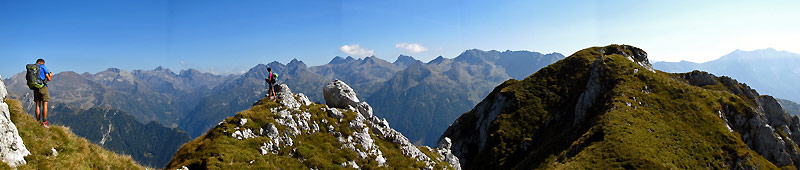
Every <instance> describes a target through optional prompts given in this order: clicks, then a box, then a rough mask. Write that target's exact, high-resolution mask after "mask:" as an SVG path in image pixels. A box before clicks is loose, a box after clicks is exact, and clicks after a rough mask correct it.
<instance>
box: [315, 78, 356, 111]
mask: <svg viewBox="0 0 800 170" xmlns="http://www.w3.org/2000/svg"><path fill="white" fill-rule="evenodd" d="M322 94H323V96H324V97H325V103H326V104H328V106H331V107H336V108H347V106H357V105H358V103H360V101H359V100H358V97H357V96H356V92H355V91H353V88H350V86H348V85H347V84H345V83H344V82H343V81H341V80H334V81H332V82H330V83H328V85H326V86H325V88H323V89H322Z"/></svg>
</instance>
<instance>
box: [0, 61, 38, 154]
mask: <svg viewBox="0 0 800 170" xmlns="http://www.w3.org/2000/svg"><path fill="white" fill-rule="evenodd" d="M7 95H8V92H7V91H6V86H5V84H3V82H2V77H0V113H2V117H0V160H2V161H3V162H5V163H6V164H8V165H9V166H11V167H17V166H20V165H25V164H26V162H25V156H28V155H30V154H31V153H30V152H29V151H28V149H27V148H26V147H25V144H23V143H22V138H21V137H20V136H19V132H18V131H17V126H15V125H14V122H11V115H10V114H11V113H10V112H9V111H8V104H6V102H5V98H6V96H7Z"/></svg>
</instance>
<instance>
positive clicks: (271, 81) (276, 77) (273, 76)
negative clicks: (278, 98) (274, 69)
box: [269, 73, 278, 84]
mask: <svg viewBox="0 0 800 170" xmlns="http://www.w3.org/2000/svg"><path fill="white" fill-rule="evenodd" d="M269 80H270V81H269V83H271V84H275V83H276V82H277V81H278V74H277V73H272V79H269Z"/></svg>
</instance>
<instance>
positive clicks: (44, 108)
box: [42, 101, 47, 122]
mask: <svg viewBox="0 0 800 170" xmlns="http://www.w3.org/2000/svg"><path fill="white" fill-rule="evenodd" d="M42 122H47V102H46V101H42Z"/></svg>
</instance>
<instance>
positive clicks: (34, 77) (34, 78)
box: [25, 64, 47, 90]
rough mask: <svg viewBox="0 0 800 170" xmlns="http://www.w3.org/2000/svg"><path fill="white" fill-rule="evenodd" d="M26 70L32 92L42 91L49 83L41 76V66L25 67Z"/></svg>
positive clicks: (30, 65) (29, 65)
mask: <svg viewBox="0 0 800 170" xmlns="http://www.w3.org/2000/svg"><path fill="white" fill-rule="evenodd" d="M25 70H27V71H28V72H27V73H26V74H25V80H26V81H27V83H28V88H30V89H31V90H35V89H40V88H42V87H44V85H45V84H47V82H46V81H44V80H42V79H41V76H39V75H40V74H41V73H39V72H40V71H41V69H40V67H39V64H28V65H25Z"/></svg>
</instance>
